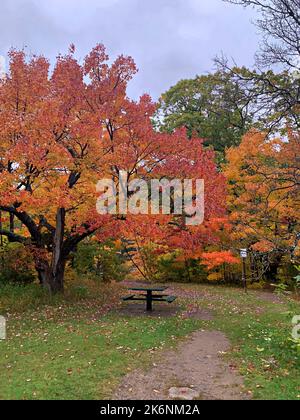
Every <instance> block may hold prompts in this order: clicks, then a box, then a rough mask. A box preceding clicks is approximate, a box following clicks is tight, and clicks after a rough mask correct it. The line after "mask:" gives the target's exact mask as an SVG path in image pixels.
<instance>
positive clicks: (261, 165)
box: [225, 131, 300, 280]
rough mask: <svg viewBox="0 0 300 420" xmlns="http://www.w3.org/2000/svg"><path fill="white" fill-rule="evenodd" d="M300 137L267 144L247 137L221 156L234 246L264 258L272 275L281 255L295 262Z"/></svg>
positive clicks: (256, 135)
mask: <svg viewBox="0 0 300 420" xmlns="http://www.w3.org/2000/svg"><path fill="white" fill-rule="evenodd" d="M299 156H300V139H299V133H292V132H290V133H289V138H288V140H287V139H286V138H284V139H280V138H277V139H272V140H268V139H267V137H266V135H265V134H264V133H260V132H257V131H252V132H250V133H248V134H247V135H246V136H245V137H244V138H243V141H242V143H241V145H240V146H239V147H238V148H231V149H229V150H228V152H227V159H228V164H227V165H226V168H225V174H226V176H227V178H228V183H229V197H228V204H229V209H230V213H231V222H232V225H233V232H232V235H231V240H232V241H233V243H236V244H237V247H245V248H246V247H247V248H248V247H249V248H252V249H253V250H255V251H258V252H262V253H265V254H266V255H268V256H269V262H271V266H272V271H271V275H273V280H274V274H276V270H277V269H278V265H279V262H280V260H281V259H282V257H283V256H287V257H288V259H289V261H292V262H293V261H295V258H296V252H297V250H298V249H299V244H300V207H299V206H300V160H299Z"/></svg>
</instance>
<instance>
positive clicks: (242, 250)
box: [240, 249, 248, 293]
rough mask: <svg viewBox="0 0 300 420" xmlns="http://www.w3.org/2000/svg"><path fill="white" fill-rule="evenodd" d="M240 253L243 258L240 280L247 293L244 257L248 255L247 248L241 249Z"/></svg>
mask: <svg viewBox="0 0 300 420" xmlns="http://www.w3.org/2000/svg"><path fill="white" fill-rule="evenodd" d="M240 253H241V258H242V260H243V273H242V282H243V286H244V290H245V293H247V278H246V259H247V257H248V250H247V249H241V250H240Z"/></svg>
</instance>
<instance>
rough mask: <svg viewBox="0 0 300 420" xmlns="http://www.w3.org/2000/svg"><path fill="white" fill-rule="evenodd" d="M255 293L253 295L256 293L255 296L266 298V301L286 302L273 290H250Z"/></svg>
mask: <svg viewBox="0 0 300 420" xmlns="http://www.w3.org/2000/svg"><path fill="white" fill-rule="evenodd" d="M250 293H253V295H254V294H255V297H258V298H259V299H261V300H264V301H265V302H270V303H279V304H280V303H284V300H283V299H282V298H281V297H280V296H278V295H276V294H275V293H272V292H250Z"/></svg>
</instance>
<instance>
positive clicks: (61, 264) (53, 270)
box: [36, 208, 67, 294]
mask: <svg viewBox="0 0 300 420" xmlns="http://www.w3.org/2000/svg"><path fill="white" fill-rule="evenodd" d="M65 217H66V213H65V210H64V209H62V208H61V209H58V210H57V214H56V228H55V235H54V238H53V250H52V257H51V261H50V263H49V262H48V261H47V260H39V261H38V262H37V264H36V269H37V272H38V276H39V280H40V282H41V284H42V285H43V286H44V287H45V288H46V289H47V290H49V292H50V293H51V294H56V293H63V291H64V274H65V267H66V257H67V256H66V255H65V254H64V252H63V244H64V233H65Z"/></svg>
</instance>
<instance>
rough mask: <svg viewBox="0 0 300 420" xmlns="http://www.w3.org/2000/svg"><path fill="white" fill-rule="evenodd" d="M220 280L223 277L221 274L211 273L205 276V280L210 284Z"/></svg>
mask: <svg viewBox="0 0 300 420" xmlns="http://www.w3.org/2000/svg"><path fill="white" fill-rule="evenodd" d="M222 278H223V275H222V274H221V273H211V274H209V275H208V276H207V279H208V280H209V281H212V282H213V281H219V280H222Z"/></svg>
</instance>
